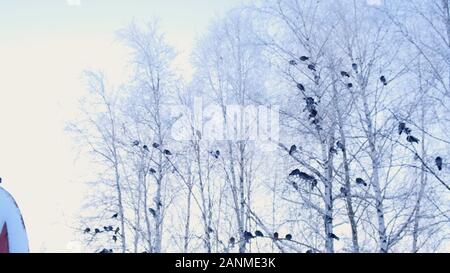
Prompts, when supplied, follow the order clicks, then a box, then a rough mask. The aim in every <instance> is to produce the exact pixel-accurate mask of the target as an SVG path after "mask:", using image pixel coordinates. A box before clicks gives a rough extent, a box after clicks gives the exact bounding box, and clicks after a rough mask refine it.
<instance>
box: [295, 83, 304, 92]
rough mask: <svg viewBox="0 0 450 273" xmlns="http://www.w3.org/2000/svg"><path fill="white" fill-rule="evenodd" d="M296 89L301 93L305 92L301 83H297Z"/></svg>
mask: <svg viewBox="0 0 450 273" xmlns="http://www.w3.org/2000/svg"><path fill="white" fill-rule="evenodd" d="M297 88H298V89H300V90H301V91H305V86H304V85H303V84H301V83H297Z"/></svg>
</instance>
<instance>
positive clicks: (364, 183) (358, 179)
mask: <svg viewBox="0 0 450 273" xmlns="http://www.w3.org/2000/svg"><path fill="white" fill-rule="evenodd" d="M356 184H357V185H363V186H364V187H367V183H366V181H364V179H362V178H359V177H358V178H356Z"/></svg>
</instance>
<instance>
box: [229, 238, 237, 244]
mask: <svg viewBox="0 0 450 273" xmlns="http://www.w3.org/2000/svg"><path fill="white" fill-rule="evenodd" d="M228 242H229V243H230V245H234V244H235V243H236V238H234V237H231V238H230V240H229V241H228Z"/></svg>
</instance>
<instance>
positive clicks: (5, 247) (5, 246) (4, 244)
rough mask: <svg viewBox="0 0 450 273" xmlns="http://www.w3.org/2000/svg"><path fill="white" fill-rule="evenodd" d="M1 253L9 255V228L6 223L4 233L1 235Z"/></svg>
mask: <svg viewBox="0 0 450 273" xmlns="http://www.w3.org/2000/svg"><path fill="white" fill-rule="evenodd" d="M0 253H9V241H8V228H7V227H6V223H4V224H3V228H2V232H1V233H0Z"/></svg>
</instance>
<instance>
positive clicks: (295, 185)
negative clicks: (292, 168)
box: [292, 182, 298, 191]
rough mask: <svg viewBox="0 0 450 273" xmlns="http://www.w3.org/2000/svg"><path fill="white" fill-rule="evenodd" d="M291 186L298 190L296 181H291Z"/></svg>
mask: <svg viewBox="0 0 450 273" xmlns="http://www.w3.org/2000/svg"><path fill="white" fill-rule="evenodd" d="M292 187H294V189H295V190H297V191H298V185H297V183H295V182H292Z"/></svg>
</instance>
